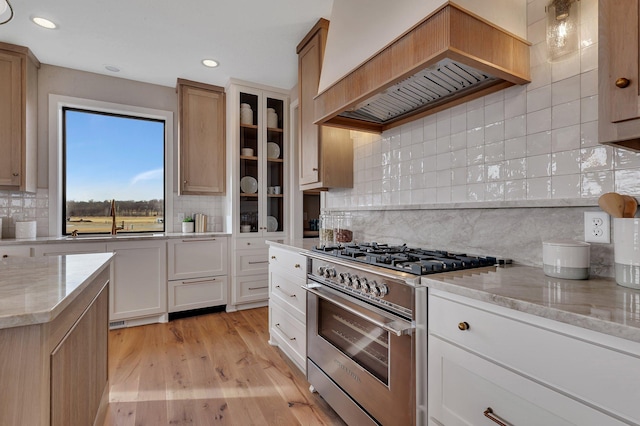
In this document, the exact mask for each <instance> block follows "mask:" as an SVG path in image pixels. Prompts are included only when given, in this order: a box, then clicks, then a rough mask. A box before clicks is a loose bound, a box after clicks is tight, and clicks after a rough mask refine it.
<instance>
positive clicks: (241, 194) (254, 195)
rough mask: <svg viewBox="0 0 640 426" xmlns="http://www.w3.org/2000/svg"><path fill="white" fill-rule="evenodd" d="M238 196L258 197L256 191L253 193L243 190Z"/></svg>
mask: <svg viewBox="0 0 640 426" xmlns="http://www.w3.org/2000/svg"><path fill="white" fill-rule="evenodd" d="M240 196H241V197H249V198H258V193H257V192H256V193H255V194H247V193H245V192H241V193H240Z"/></svg>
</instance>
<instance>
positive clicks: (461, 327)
mask: <svg viewBox="0 0 640 426" xmlns="http://www.w3.org/2000/svg"><path fill="white" fill-rule="evenodd" d="M470 327H471V326H470V325H469V323H468V322H466V321H462V322H461V323H458V329H459V330H460V331H466V330H468V329H469V328H470Z"/></svg>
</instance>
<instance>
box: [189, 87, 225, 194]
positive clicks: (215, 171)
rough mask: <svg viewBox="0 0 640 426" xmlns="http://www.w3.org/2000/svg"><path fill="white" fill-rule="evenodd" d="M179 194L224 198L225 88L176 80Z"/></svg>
mask: <svg viewBox="0 0 640 426" xmlns="http://www.w3.org/2000/svg"><path fill="white" fill-rule="evenodd" d="M178 99H179V123H178V127H179V133H180V154H179V155H180V159H179V167H180V173H179V174H180V185H179V188H180V194H187V195H224V194H225V191H226V185H225V177H226V173H225V165H226V157H225V144H226V142H225V93H224V88H222V87H218V86H212V85H208V84H202V83H197V82H194V81H189V80H183V79H178Z"/></svg>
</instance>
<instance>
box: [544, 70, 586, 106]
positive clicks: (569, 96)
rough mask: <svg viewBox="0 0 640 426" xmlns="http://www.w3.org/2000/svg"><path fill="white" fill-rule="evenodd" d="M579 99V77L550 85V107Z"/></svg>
mask: <svg viewBox="0 0 640 426" xmlns="http://www.w3.org/2000/svg"><path fill="white" fill-rule="evenodd" d="M577 99H580V75H576V76H573V77H570V78H566V79H564V80H560V81H557V82H555V83H553V84H551V105H552V106H556V105H560V104H564V103H567V102H571V101H575V100H577Z"/></svg>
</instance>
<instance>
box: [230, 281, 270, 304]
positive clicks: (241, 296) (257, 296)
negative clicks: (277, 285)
mask: <svg viewBox="0 0 640 426" xmlns="http://www.w3.org/2000/svg"><path fill="white" fill-rule="evenodd" d="M233 290H234V300H233V302H234V304H237V303H248V302H260V301H263V300H267V299H269V278H268V274H264V275H250V276H246V277H236V284H235V286H234V289H233Z"/></svg>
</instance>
